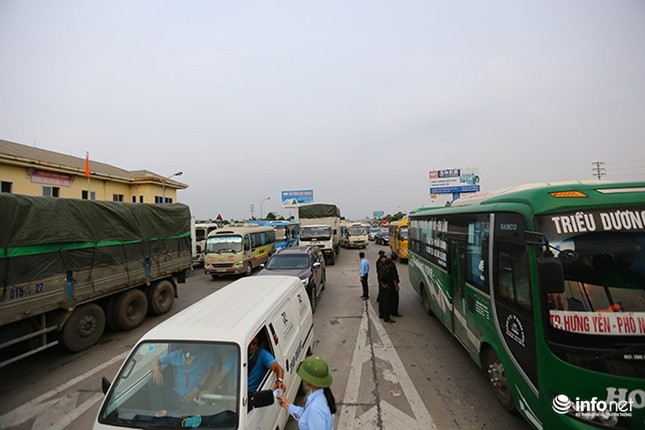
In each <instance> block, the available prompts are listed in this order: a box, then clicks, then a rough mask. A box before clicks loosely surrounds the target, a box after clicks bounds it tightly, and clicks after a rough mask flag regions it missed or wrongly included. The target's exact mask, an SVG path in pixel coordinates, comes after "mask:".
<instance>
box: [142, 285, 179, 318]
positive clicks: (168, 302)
mask: <svg viewBox="0 0 645 430" xmlns="http://www.w3.org/2000/svg"><path fill="white" fill-rule="evenodd" d="M146 297H147V298H148V313H149V314H150V315H163V314H165V313H167V312H168V311H169V310H170V309H172V304H173V302H174V301H175V289H174V288H173V286H172V283H171V282H170V281H168V280H167V279H164V280H162V281H159V282H157V283H156V284H154V285H151V286H150V287H148V289H147V290H146Z"/></svg>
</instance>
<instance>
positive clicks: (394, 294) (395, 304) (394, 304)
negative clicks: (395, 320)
mask: <svg viewBox="0 0 645 430" xmlns="http://www.w3.org/2000/svg"><path fill="white" fill-rule="evenodd" d="M390 258H391V260H392V261H391V263H390V266H389V269H390V272H391V273H392V281H393V282H394V287H393V289H392V291H391V296H390V301H391V307H390V315H392V316H393V317H400V316H402V315H401V314H400V313H399V271H398V270H397V269H396V260H397V259H398V256H397V255H396V254H394V253H392V256H391V257H390Z"/></svg>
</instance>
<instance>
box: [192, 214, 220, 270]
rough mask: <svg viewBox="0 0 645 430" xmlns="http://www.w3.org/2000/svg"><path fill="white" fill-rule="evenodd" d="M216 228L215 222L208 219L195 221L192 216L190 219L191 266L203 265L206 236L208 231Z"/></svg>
mask: <svg viewBox="0 0 645 430" xmlns="http://www.w3.org/2000/svg"><path fill="white" fill-rule="evenodd" d="M217 228H218V225H217V223H214V222H210V221H196V220H195V218H194V217H193V218H192V219H191V226H190V230H191V238H192V244H193V250H192V254H193V267H195V266H199V267H203V266H204V248H205V243H206V237H208V233H210V232H211V231H213V230H217Z"/></svg>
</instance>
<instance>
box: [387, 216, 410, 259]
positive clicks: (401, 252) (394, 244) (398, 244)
mask: <svg viewBox="0 0 645 430" xmlns="http://www.w3.org/2000/svg"><path fill="white" fill-rule="evenodd" d="M390 249H391V250H392V252H393V253H395V254H396V255H397V256H398V257H399V259H400V260H402V261H408V219H407V218H403V219H401V220H399V221H394V222H391V223H390Z"/></svg>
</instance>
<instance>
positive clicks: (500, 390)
mask: <svg viewBox="0 0 645 430" xmlns="http://www.w3.org/2000/svg"><path fill="white" fill-rule="evenodd" d="M486 364H487V366H486V369H487V370H488V381H489V382H490V386H491V388H492V389H493V394H495V397H497V400H498V401H499V402H500V403H501V404H502V407H504V409H505V410H506V411H507V412H511V411H512V410H513V409H514V408H515V405H514V403H513V394H512V393H511V387H510V386H509V385H508V379H506V369H504V365H503V364H502V362H501V361H500V359H499V357H497V353H495V350H493V348H489V349H488V353H487V355H486Z"/></svg>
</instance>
